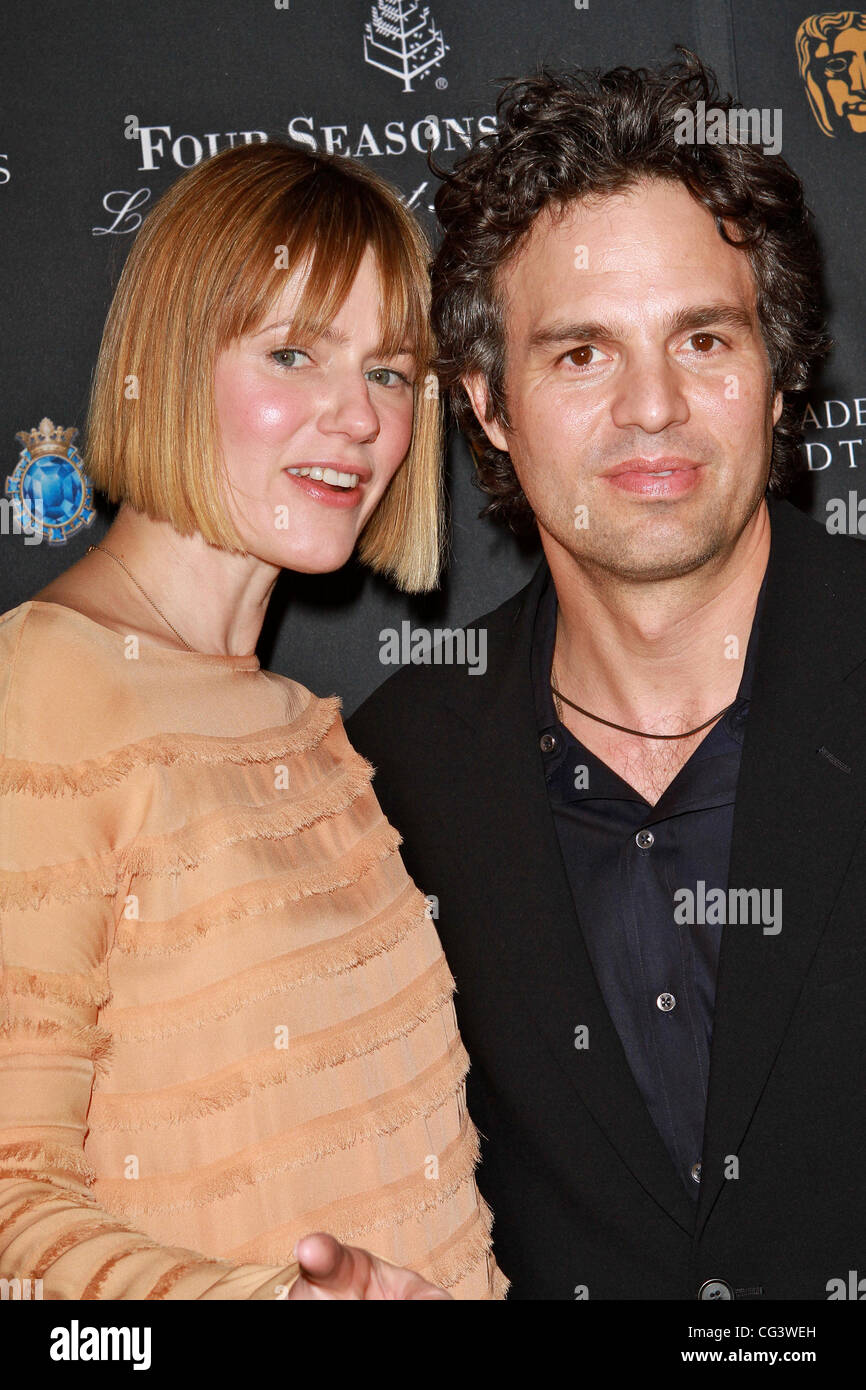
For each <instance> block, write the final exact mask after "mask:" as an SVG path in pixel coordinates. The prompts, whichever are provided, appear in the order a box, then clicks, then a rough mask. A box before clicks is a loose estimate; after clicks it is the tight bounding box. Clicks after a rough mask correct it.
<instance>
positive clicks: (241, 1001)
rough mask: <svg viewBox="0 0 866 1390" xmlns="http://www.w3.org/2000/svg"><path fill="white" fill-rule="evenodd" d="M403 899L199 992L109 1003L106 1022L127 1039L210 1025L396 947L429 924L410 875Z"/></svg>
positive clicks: (141, 1039)
mask: <svg viewBox="0 0 866 1390" xmlns="http://www.w3.org/2000/svg"><path fill="white" fill-rule="evenodd" d="M404 899H405V901H402V900H404ZM398 904H399V905H398V906H397V907H396V909H395V907H393V906H392V907H389V908H388V909H387V911H386V912H383V913H380V914H379V916H378V917H377V918H376V919H375V920H374V921H373V922H363V923H362V924H361V925H360V926H359V927H356V928H355V929H354V930H353V931H350V932H346V933H345V934H344V935H342V936H339V937H337V938H336V939H335V940H328V941H323V942H319V943H317V944H316V945H315V946H309V947H306V948H304V949H301V950H299V951H293V952H291V953H289V954H288V955H285V956H280V957H276V958H273V957H272V958H271V959H270V960H266V961H262V962H261V963H260V964H259V965H255V966H252V967H250V969H248V970H245V971H243V972H241V973H240V974H238V975H233V976H232V977H231V979H228V980H219V981H218V982H217V983H216V984H213V985H209V986H207V987H206V988H205V989H201V990H197V991H196V992H195V993H194V994H187V995H184V996H183V997H182V998H180V999H177V1000H170V1001H166V1002H163V1003H160V1004H143V1005H139V1006H137V1007H135V1008H128V1009H119V1010H117V1011H115V1010H113V1009H109V1010H108V1011H107V1012H106V1013H105V1014H104V1015H103V1023H104V1024H105V1025H106V1027H108V1028H110V1030H111V1034H112V1036H113V1037H114V1038H116V1039H117V1040H118V1041H122V1042H145V1041H148V1040H150V1039H152V1038H169V1037H174V1036H176V1035H177V1034H179V1033H185V1032H190V1031H191V1030H192V1029H195V1028H206V1027H210V1026H211V1025H212V1024H213V1023H217V1022H219V1021H220V1020H222V1019H224V1018H229V1017H230V1016H231V1015H232V1014H236V1013H240V1012H241V1011H242V1010H243V1009H246V1008H248V1007H249V1006H250V1005H252V1004H255V1003H257V1002H258V1001H259V1000H261V999H267V998H269V997H270V996H271V995H274V994H281V993H284V992H288V991H290V990H292V989H294V988H297V986H298V985H300V984H303V983H305V982H307V981H309V980H312V979H325V978H327V977H329V976H332V975H342V974H345V973H346V972H347V971H349V970H354V969H356V968H357V967H358V966H359V965H363V964H364V963H365V962H366V961H368V960H371V959H373V957H374V956H378V955H382V954H383V953H384V952H386V951H392V950H393V949H394V948H395V947H396V946H397V945H398V944H399V943H400V942H401V941H402V940H403V939H404V938H405V937H407V936H409V935H410V933H411V932H412V931H417V930H418V929H419V928H420V927H421V926H423V925H425V924H429V919H428V917H427V916H426V912H425V900H424V898H423V897H422V895H421V893H420V892H419V891H418V889H417V888H416V887H415V885H414V883H413V882H412V880H411V879H409V880H408V882H407V886H406V889H405V890H404V892H403V893H401V894H400V898H399V899H398ZM431 930H433V928H432V927H431Z"/></svg>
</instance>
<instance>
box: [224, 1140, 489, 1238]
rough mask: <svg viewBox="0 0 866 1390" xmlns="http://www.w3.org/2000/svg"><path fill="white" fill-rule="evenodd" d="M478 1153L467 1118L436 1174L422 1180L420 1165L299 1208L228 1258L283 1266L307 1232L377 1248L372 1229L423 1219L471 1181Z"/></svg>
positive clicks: (440, 1159)
mask: <svg viewBox="0 0 866 1390" xmlns="http://www.w3.org/2000/svg"><path fill="white" fill-rule="evenodd" d="M478 1153H479V1140H478V1134H477V1132H476V1130H475V1127H474V1125H473V1124H472V1121H471V1120H469V1119H468V1117H467V1118H466V1120H465V1121H464V1124H463V1127H462V1129H461V1131H460V1133H459V1134H458V1135H457V1136H456V1137H455V1138H454V1139H453V1140H452V1142H451V1143H450V1144H449V1145H448V1146H447V1148H445V1149H444V1150H443V1152H442V1153H441V1154H439V1156H438V1157H439V1176H438V1178H435V1179H432V1178H426V1177H425V1176H424V1171H423V1164H419V1171H418V1172H417V1173H413V1174H411V1176H409V1177H406V1178H401V1179H400V1180H399V1181H397V1182H393V1183H388V1184H387V1185H385V1186H382V1187H377V1188H374V1189H372V1190H371V1191H367V1192H360V1193H358V1194H356V1195H354V1196H352V1197H344V1198H342V1199H338V1200H335V1201H333V1202H329V1203H326V1204H325V1205H323V1206H320V1207H316V1208H315V1209H314V1210H310V1211H306V1212H300V1213H298V1215H296V1216H295V1217H293V1219H292V1221H291V1222H287V1223H286V1225H285V1226H283V1227H281V1228H280V1229H279V1230H276V1231H271V1232H270V1233H269V1234H268V1235H266V1236H260V1237H259V1238H258V1239H257V1240H254V1241H249V1242H248V1243H246V1244H245V1245H243V1246H239V1247H237V1248H235V1249H234V1250H231V1251H230V1252H229V1258H231V1259H233V1260H254V1261H256V1262H261V1263H263V1264H269V1265H280V1264H285V1263H286V1262H287V1260H286V1256H287V1255H290V1252H291V1250H292V1248H293V1245H294V1242H295V1241H296V1240H297V1239H298V1238H299V1237H300V1236H303V1235H306V1234H308V1233H309V1232H311V1231H329V1232H330V1233H331V1234H332V1235H333V1236H336V1238H337V1240H341V1241H345V1242H348V1243H349V1244H350V1245H360V1246H362V1247H364V1248H365V1249H368V1250H375V1249H376V1246H377V1245H378V1244H379V1242H378V1241H377V1240H376V1238H375V1232H376V1231H378V1230H381V1229H382V1228H383V1227H389V1226H398V1225H402V1224H403V1223H404V1222H406V1221H418V1220H419V1219H422V1218H423V1217H424V1216H425V1215H426V1213H427V1212H432V1211H435V1210H436V1209H437V1208H441V1207H443V1206H445V1205H446V1204H447V1203H448V1202H450V1200H451V1198H452V1197H454V1195H455V1194H456V1193H457V1192H459V1191H460V1189H461V1188H462V1187H464V1186H465V1185H466V1184H467V1183H469V1182H473V1181H474V1175H475V1167H476V1164H477V1163H478Z"/></svg>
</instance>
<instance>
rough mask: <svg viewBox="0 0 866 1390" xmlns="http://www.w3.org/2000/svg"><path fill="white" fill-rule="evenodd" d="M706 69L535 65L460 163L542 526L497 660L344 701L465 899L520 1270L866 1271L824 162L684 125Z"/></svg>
mask: <svg viewBox="0 0 866 1390" xmlns="http://www.w3.org/2000/svg"><path fill="white" fill-rule="evenodd" d="M698 100H704V101H705V102H706V104H707V106H708V107H709V106H710V105H714V106H717V107H721V108H722V109H727V103H725V102H724V101H722V99H721V98H720V96H719V94H718V92H717V90H716V89H715V84H714V79H713V78H712V75H711V74H708V73H707V72H706V70H705V69H703V68H702V66H701V65H700V64H699V63H698V61H697V60H696V59H694V58H693V57H692V55H689V54H686V56H685V59H684V61H683V62H682V63H679V64H676V65H673V66H672V67H670V68H668V69H665V70H664V71H662V72H656V73H647V72H645V71H637V72H635V71H629V70H626V69H623V68H620V69H616V70H615V71H614V72H612V73H608V74H606V75H605V76H604V77H603V78H601V79H600V80H599V79H597V78H595V79H594V78H592V77H586V76H580V75H572V76H556V75H552V74H546V75H544V76H541V77H538V78H535V79H532V80H529V81H527V82H525V83H522V84H517V85H516V86H515V87H514V88H512V89H511V90H510V92H509V93H508V94H507V97H506V99H505V100H504V101H503V103H502V104H501V108H500V119H501V124H500V128H499V131H498V134H497V137H496V138H495V139H494V140H492V141H491V142H490V143H489V144H488V145H487V146H486V148H485V147H476V148H475V149H474V150H473V151H472V152H471V153H470V154H469V155H468V156H467V157H466V158H465V160H464V161H463V162H462V164H461V165H459V166H458V167H457V169H456V170H455V171H454V172H453V173H452V175H450V176H449V178H448V179H447V180H446V182H445V184H444V186H443V188H442V189H441V190H440V193H439V197H438V199H437V211H438V212H439V215H440V219H441V221H442V224H443V229H444V237H443V242H442V246H441V249H440V251H439V254H438V256H437V261H436V265H435V269H434V286H435V293H434V321H435V327H436V330H437V334H438V336H439V341H440V345H441V354H442V363H443V380H444V382H445V384H446V385H447V386H448V387H449V388H450V389H451V392H452V399H453V402H454V405H455V408H456V411H457V414H458V419H459V420H460V421H461V423H462V424H463V427H464V429H466V431H467V433H468V435H469V438H470V441H471V442H472V444H473V449H474V452H475V455H476V460H477V462H478V469H479V477H480V480H481V483H482V486H484V487H485V489H486V490H487V491H488V492H489V493H490V494H491V496H492V501H491V503H490V504H489V506H488V511H493V512H498V513H500V514H501V515H503V516H504V517H505V518H506V519H508V520H510V521H511V522H512V524H517V523H518V522H519V521H520V520H521V519H525V518H528V519H529V520H530V521H531V522H532V523H533V524H534V525H536V526H537V529H538V534H539V537H540V541H541V546H542V549H543V552H544V558H543V560H542V563H541V564H540V565H539V568H538V570H537V572H536V574H535V576H534V578H533V579H532V581H531V582H530V583H529V584H528V585H527V587H526V588H524V589H523V590H522V591H521V592H520V593H518V594H516V595H515V596H514V597H513V598H512V599H509V600H508V601H507V602H506V603H504V604H503V605H502V606H501V607H500V608H498V609H497V610H496V611H495V612H493V613H491V614H488V615H485V616H484V617H482V618H480V619H478V622H477V626H478V627H479V628H481V629H484V630H486V633H487V654H488V655H487V671H486V677H485V678H484V679H479V678H478V676H477V675H476V674H473V673H472V672H470V671H469V670H468V669H467V668H466V667H465V666H458V665H448V664H444V663H443V664H441V665H436V664H432V665H430V666H416V667H414V668H411V667H410V668H407V669H405V670H403V671H401V672H399V673H398V674H397V675H396V676H394V677H393V678H392V679H391V680H389V681H388V682H386V684H385V685H384V686H383V687H381V688H380V689H379V690H378V691H376V692H375V693H374V694H373V696H371V698H370V699H369V700H368V701H367V702H366V704H365V705H363V706H362V708H361V709H360V710H359V711H358V713H357V714H356V715H355V716H354V718H353V719H351V720H350V721H349V733H350V736H351V738H352V741H353V743H354V744H355V746H356V747H358V748H359V749H360V750H361V751H362V752H364V753H365V754H366V755H367V757H368V758H369V759H370V760H371V761H372V762H373V764H374V765H375V766H376V768H377V776H376V781H375V786H376V791H377V794H378V795H379V797H380V800H381V802H382V804H383V806H384V808H385V811H386V814H387V815H388V817H389V819H390V820H391V821H392V822H393V824H395V825H396V826H397V827H398V828H399V830H400V831H401V833H402V835H403V838H404V844H403V853H404V857H405V861H406V864H407V866H408V869H409V872H410V874H412V876H413V877H414V878H415V879H416V881H417V882H418V883H419V884H420V885H421V886H422V887H423V889H424V891H425V892H427V893H428V894H430V895H432V896H433V897H434V898H435V899H438V926H439V930H440V933H441V936H442V939H443V942H444V946H445V950H446V954H447V956H448V958H449V962H450V965H451V968H452V970H453V972H454V975H455V977H456V981H457V991H458V993H457V1012H458V1020H459V1024H460V1029H461V1033H462V1035H463V1038H464V1040H465V1042H466V1045H467V1047H468V1050H469V1054H470V1057H471V1059H472V1069H471V1072H470V1076H469V1089H468V1103H469V1107H470V1111H471V1113H472V1115H473V1118H474V1120H475V1122H476V1124H477V1125H478V1128H479V1130H480V1132H481V1133H482V1135H483V1136H484V1144H483V1150H482V1168H481V1171H480V1186H481V1189H482V1191H483V1193H484V1195H485V1197H486V1198H487V1200H488V1201H489V1202H490V1204H491V1206H492V1208H493V1212H494V1218H495V1223H496V1224H495V1240H496V1249H497V1256H498V1261H499V1263H500V1266H501V1268H502V1269H503V1270H504V1272H505V1273H506V1274H507V1275H508V1276H509V1277H510V1279H511V1280H512V1291H511V1297H512V1298H517V1299H527V1298H529V1299H533V1298H552V1299H572V1298H591V1299H605V1298H608V1299H646V1298H649V1299H680V1298H695V1297H698V1298H701V1299H707V1300H713V1299H730V1298H738V1299H739V1298H749V1299H761V1298H763V1299H775V1298H781V1299H825V1298H827V1297H830V1296H843V1297H844V1296H846V1295H845V1294H841V1295H840V1294H839V1293H838V1289H839V1288H840V1287H842V1284H843V1282H844V1283H845V1287H847V1286H848V1281H849V1276H850V1271H852V1270H854V1271H858V1270H859V1271H860V1272H861V1273H862V1274H864V1275H866V1184H864V1183H863V1181H862V1179H861V1176H860V1168H861V1164H862V1155H863V1153H864V1148H866V1090H864V1075H863V1063H864V1060H866V1008H864V994H866V930H864V922H866V853H864V850H866V841H864V819H866V796H864V791H866V787H864V772H866V548H864V547H863V546H862V545H861V543H860V542H858V541H856V540H853V539H848V538H847V537H846V538H841V539H831V538H830V537H829V536H828V535H827V534H826V533H825V532H824V530H823V529H822V528H821V527H819V526H818V525H816V524H815V523H814V522H813V521H811V520H809V519H808V518H806V517H805V516H803V515H802V513H800V512H799V511H797V510H796V509H795V508H794V507H793V506H792V505H791V504H790V503H788V502H786V501H784V500H782V499H781V498H780V497H779V496H778V493H779V492H780V491H781V490H782V488H783V487H784V485H785V483H786V481H787V480H788V478H789V476H790V473H791V471H792V469H793V467H794V466H795V463H796V458H797V439H798V435H797V421H798V419H800V418H802V410H803V406H802V400H801V399H800V400H798V397H797V395H796V392H797V391H799V390H802V388H803V387H804V386H805V384H806V381H807V378H808V369H809V365H810V363H811V362H814V361H815V360H816V359H817V358H818V357H819V356H820V355H821V354H822V353H823V352H824V351H825V350H826V346H827V341H826V339H825V337H824V335H823V331H822V321H821V316H820V310H819V306H818V303H817V291H816V285H817V276H818V262H817V253H816V249H815V243H814V240H813V237H812V234H811V232H810V229H809V222H808V215H807V213H806V212H805V209H804V206H803V201H802V190H801V187H800V184H799V181H798V180H797V178H796V176H795V175H794V174H793V172H792V171H791V170H790V169H789V168H788V167H787V165H785V164H784V162H783V161H782V160H781V159H780V158H778V157H771V156H767V155H765V154H764V153H763V152H762V150H761V149H760V148H759V147H758V146H751V145H747V144H739V145H732V144H726V145H715V146H709V145H686V144H680V143H677V141H676V139H675V138H674V135H673V132H674V130H675V128H676V123H677V119H678V116H677V113H678V112H679V113H680V116H681V114H682V110H683V108H692V109H694V108H695V105H696V102H697V101H698ZM738 243H743V244H742V245H740V244H738ZM474 625H475V624H474ZM855 1282H856V1281H855ZM863 1287H864V1288H866V1282H864V1285H863Z"/></svg>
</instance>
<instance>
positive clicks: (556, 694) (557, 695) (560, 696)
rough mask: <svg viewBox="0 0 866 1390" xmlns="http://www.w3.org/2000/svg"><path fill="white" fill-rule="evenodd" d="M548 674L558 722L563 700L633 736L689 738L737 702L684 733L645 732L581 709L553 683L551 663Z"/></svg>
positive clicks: (560, 720) (595, 718)
mask: <svg viewBox="0 0 866 1390" xmlns="http://www.w3.org/2000/svg"><path fill="white" fill-rule="evenodd" d="M550 675H551V681H550V688H551V690H552V691H553V694H554V698H555V700H556V714H557V717H558V719H559V722H560V724H561V723H562V705H561V704H560V703H559V702H560V700H564V701H565V703H566V704H567V705H570V706H571V708H572V709H576V710H577V712H578V714H585V715H586V717H587V719H594V720H595V721H596V723H597V724H606V725H607V727H608V728H609V729H619V731H620V733H623V734H634V736H635V738H664V739H676V738H691V736H692V734H699V733H700V732H701V730H702V729H708V728H709V727H710V725H711V724H715V722H716V720H717V719H721V717H722V715H723V714H727V712H728V710H729V709H733V707H734V705H735V704H736V703H737V702H736V700H732V701H731V703H730V704H729V705H725V708H724V709H720V710H719V712H718V714H714V715H712V717H711V718H710V719H705V720H704V722H703V724H699V725H698V726H697V728H696V729H689V730H688V731H687V732H686V733H684V734H646V733H644V732H643V730H642V729H627V728H626V727H625V725H624V724H614V723H613V721H612V720H611V719H602V717H601V715H600V714H590V712H589V710H588V709H581V707H580V705H576V704H575V703H574V701H573V700H569V698H568V696H567V695H563V693H562V691H561V690H557V688H556V684H554V682H556V681H557V675H556V667H555V666H553V665H551V671H550Z"/></svg>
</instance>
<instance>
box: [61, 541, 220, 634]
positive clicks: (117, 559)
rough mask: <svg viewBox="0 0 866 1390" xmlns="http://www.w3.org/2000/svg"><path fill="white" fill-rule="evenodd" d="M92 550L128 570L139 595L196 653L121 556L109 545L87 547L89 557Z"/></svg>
mask: <svg viewBox="0 0 866 1390" xmlns="http://www.w3.org/2000/svg"><path fill="white" fill-rule="evenodd" d="M91 550H101V551H103V552H104V553H105V554H106V555H110V556H111V558H112V560H116V561H117V563H118V564H119V565H120V568H121V569H122V570H126V573H127V574H128V575H129V577H130V579H131V580H132V582H133V584H134V585H135V587H136V589H138V591H139V593H141V594H143V595H144V597H145V598H146V599H147V601H148V603H149V604H150V606H151V608H153V609H154V611H155V612H157V613H158V614H159V616H160V617H161V618H162V621H163V622H164V623H165V624H166V625H167V626H168V627H170V628H171V630H172V632H173V633H174V635H175V637H176V638H177V640H178V642H181V643H182V644H183V645H184V646H185V647H186V649H187V651H188V652H192V651H195V648H194V647H191V646H190V645H189V642H187V640H186V638H185V637H181V635H180V633H179V632H178V630H177V628H176V627H175V625H174V623H171V622H169V620H168V618H167V617H166V616H165V614H164V613H163V611H162V609H161V608H157V606H156V604H155V603H154V601H153V599H152V598H151V597H150V594H148V593H147V592H146V591H145V590H144V589H142V587H141V585H140V584H139V582H138V580H137V579H136V577H135V575H134V574H133V573H132V570H131V569H129V567H128V566H127V565H125V564H124V563H123V561H122V560H121V558H120V556H119V555H115V553H114V551H113V550H109V549H108V546H107V545H89V546H88V547H87V554H88V555H89V554H90V552H91Z"/></svg>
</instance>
